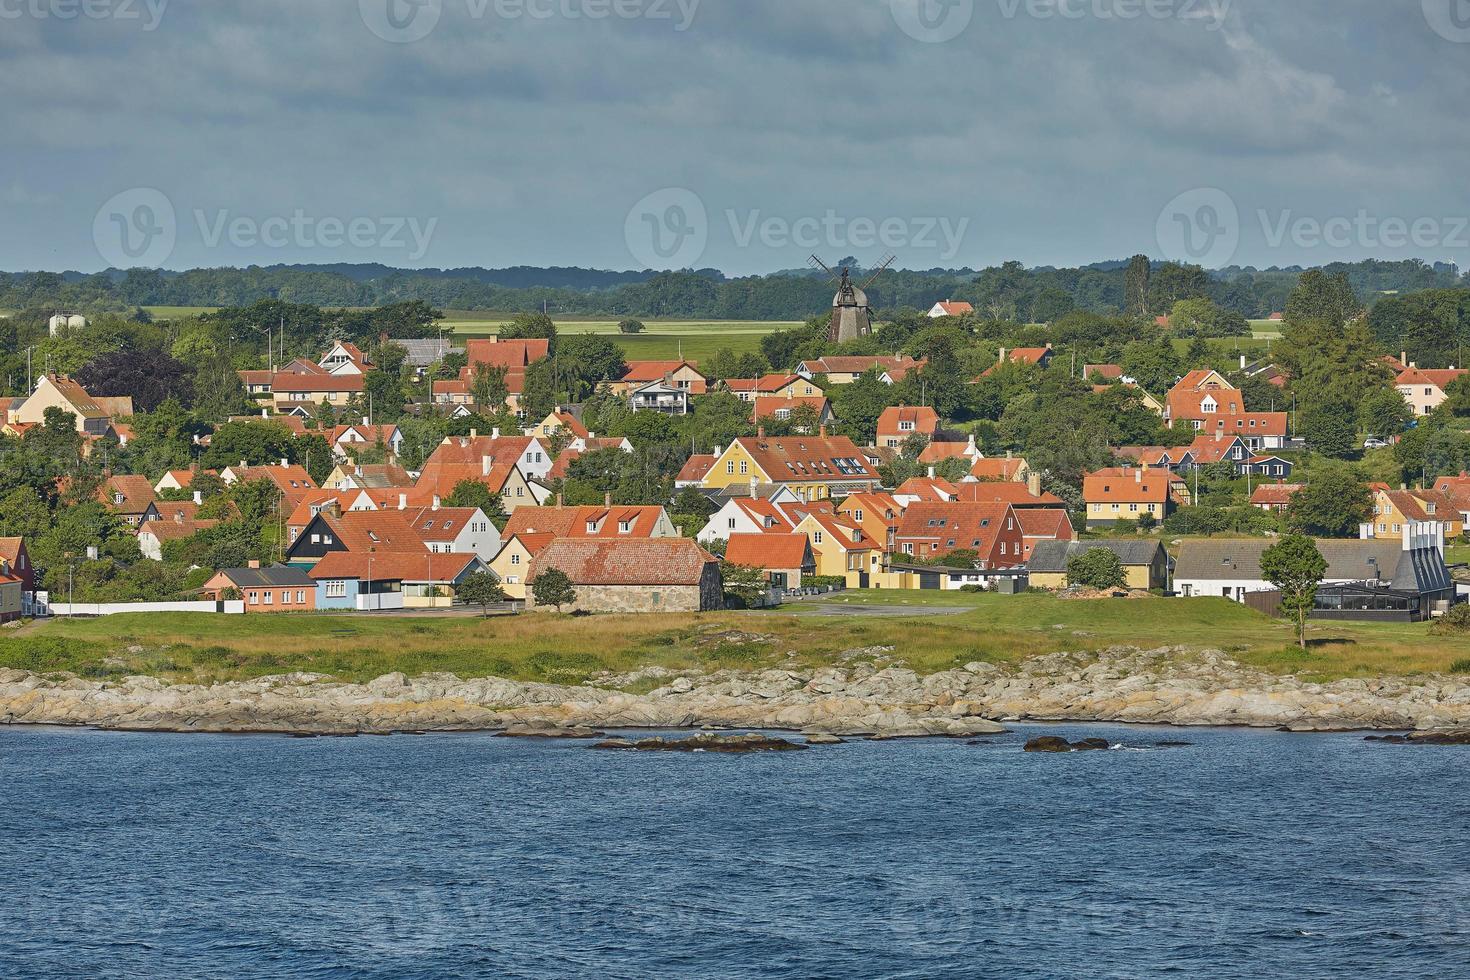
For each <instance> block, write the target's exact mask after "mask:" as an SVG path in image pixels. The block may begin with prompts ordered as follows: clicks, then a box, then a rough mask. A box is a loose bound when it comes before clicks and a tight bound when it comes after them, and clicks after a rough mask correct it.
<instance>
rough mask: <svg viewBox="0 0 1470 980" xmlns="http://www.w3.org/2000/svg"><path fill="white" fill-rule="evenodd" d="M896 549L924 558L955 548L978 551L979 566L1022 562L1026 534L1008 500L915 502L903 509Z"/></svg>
mask: <svg viewBox="0 0 1470 980" xmlns="http://www.w3.org/2000/svg"><path fill="white" fill-rule="evenodd" d="M895 543H896V549H897V551H898V552H899V553H901V554H904V555H908V556H912V557H914V558H921V559H924V560H926V561H931V560H935V559H940V560H942V559H944V558H945V556H947V555H949V554H952V553H953V552H956V551H973V552H975V553H976V554H978V555H979V559H978V560H977V562H976V564H977V565H978V566H979V567H980V568H981V569H993V568H1014V567H1015V566H1017V565H1021V564H1024V563H1025V551H1026V549H1025V535H1024V533H1023V532H1022V530H1021V522H1020V521H1019V520H1018V519H1017V517H1016V513H1015V511H1013V510H1012V509H1011V507H1010V505H1009V504H1006V503H1000V502H992V503H962V502H959V501H955V502H952V503H937V504H928V503H916V504H910V505H909V506H908V508H907V509H906V510H905V511H904V513H903V519H902V520H901V521H900V522H899V525H898V530H897V532H896V534H895Z"/></svg>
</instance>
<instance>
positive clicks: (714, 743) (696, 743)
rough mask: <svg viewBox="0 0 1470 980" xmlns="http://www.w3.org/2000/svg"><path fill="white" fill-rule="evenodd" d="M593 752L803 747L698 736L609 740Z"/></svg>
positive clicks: (753, 737) (754, 737)
mask: <svg viewBox="0 0 1470 980" xmlns="http://www.w3.org/2000/svg"><path fill="white" fill-rule="evenodd" d="M592 747H593V748H594V749H635V750H639V751H643V752H726V753H741V752H795V751H801V750H802V749H805V748H806V746H805V745H802V744H800V743H797V742H788V741H787V740H786V739H784V738H772V737H770V736H767V735H758V734H754V733H752V734H749V735H714V734H710V733H703V732H702V733H700V734H698V735H691V736H689V737H688V738H642V739H637V740H630V739H625V738H614V739H608V740H607V741H605V742H598V743H597V744H596V745H594V746H592Z"/></svg>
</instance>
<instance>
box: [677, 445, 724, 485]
mask: <svg viewBox="0 0 1470 980" xmlns="http://www.w3.org/2000/svg"><path fill="white" fill-rule="evenodd" d="M714 465H715V457H714V454H713V453H697V454H695V455H693V456H690V457H689V459H688V460H687V461H685V463H684V465H683V466H682V467H681V468H680V469H679V474H678V476H676V477H674V489H675V490H683V489H685V488H686V487H697V486H700V485H702V484H703V483H704V478H705V477H706V476H708V475H709V471H710V470H711V469H713V468H714Z"/></svg>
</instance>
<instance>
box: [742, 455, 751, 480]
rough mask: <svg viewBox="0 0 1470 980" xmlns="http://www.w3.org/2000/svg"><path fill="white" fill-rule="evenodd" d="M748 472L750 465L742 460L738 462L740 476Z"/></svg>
mask: <svg viewBox="0 0 1470 980" xmlns="http://www.w3.org/2000/svg"><path fill="white" fill-rule="evenodd" d="M749 472H750V464H748V463H746V461H745V460H743V459H742V460H741V461H740V475H741V476H744V475H745V474H746V473H749Z"/></svg>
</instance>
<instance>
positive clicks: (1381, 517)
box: [1369, 486, 1465, 542]
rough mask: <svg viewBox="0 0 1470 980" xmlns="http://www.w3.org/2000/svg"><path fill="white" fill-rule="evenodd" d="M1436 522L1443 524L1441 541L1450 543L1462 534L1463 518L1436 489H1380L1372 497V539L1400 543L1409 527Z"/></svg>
mask: <svg viewBox="0 0 1470 980" xmlns="http://www.w3.org/2000/svg"><path fill="white" fill-rule="evenodd" d="M1425 521H1439V522H1441V523H1443V524H1444V536H1445V541H1446V542H1449V541H1453V540H1456V539H1457V538H1459V537H1460V536H1461V535H1463V534H1464V533H1465V517H1464V515H1463V514H1462V513H1460V508H1459V507H1457V506H1455V503H1454V501H1452V500H1451V499H1450V498H1449V497H1448V496H1447V495H1446V494H1444V493H1443V492H1441V491H1439V490H1387V489H1384V488H1383V487H1382V486H1380V487H1379V488H1378V489H1377V490H1376V491H1375V492H1374V494H1373V523H1372V524H1371V525H1369V529H1370V532H1371V535H1372V537H1375V538H1387V539H1393V540H1402V539H1403V536H1404V528H1405V527H1406V526H1407V525H1409V524H1414V523H1422V522H1425Z"/></svg>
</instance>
